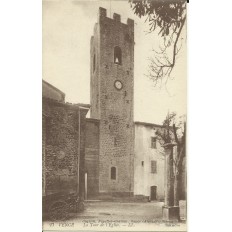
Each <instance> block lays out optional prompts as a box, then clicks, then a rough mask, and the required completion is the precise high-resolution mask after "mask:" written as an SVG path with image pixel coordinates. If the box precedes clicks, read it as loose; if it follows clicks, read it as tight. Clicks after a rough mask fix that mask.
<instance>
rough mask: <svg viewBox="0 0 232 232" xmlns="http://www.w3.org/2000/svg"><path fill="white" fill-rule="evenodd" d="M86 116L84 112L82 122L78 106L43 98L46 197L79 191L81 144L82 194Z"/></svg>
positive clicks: (44, 183)
mask: <svg viewBox="0 0 232 232" xmlns="http://www.w3.org/2000/svg"><path fill="white" fill-rule="evenodd" d="M86 113H87V110H82V109H81V110H80V118H79V106H77V105H69V104H65V103H60V102H57V101H54V100H51V99H46V98H43V192H44V194H46V195H49V194H52V193H57V192H66V193H73V192H74V193H75V192H76V191H77V188H78V178H77V176H78V155H79V141H80V157H79V162H80V170H79V173H80V183H79V188H80V191H82V192H83V190H84V188H83V187H84V186H83V184H84V155H85V123H86V122H85V117H86ZM79 121H80V137H79ZM79 138H80V140H79Z"/></svg>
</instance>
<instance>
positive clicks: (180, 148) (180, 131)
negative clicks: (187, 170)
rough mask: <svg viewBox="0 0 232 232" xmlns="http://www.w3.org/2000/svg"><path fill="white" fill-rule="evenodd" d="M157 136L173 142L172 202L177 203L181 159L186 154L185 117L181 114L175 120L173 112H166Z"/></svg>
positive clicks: (165, 141) (166, 141) (164, 140)
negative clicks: (174, 147)
mask: <svg viewBox="0 0 232 232" xmlns="http://www.w3.org/2000/svg"><path fill="white" fill-rule="evenodd" d="M156 134H157V137H158V138H159V139H160V141H163V143H164V144H169V143H175V144H176V147H177V152H176V155H175V157H173V164H174V166H173V174H174V204H175V205H176V206H178V205H179V196H180V193H181V187H182V186H181V182H180V179H181V175H182V173H183V170H182V167H183V160H184V157H185V156H186V119H185V116H182V117H181V118H180V119H179V120H178V121H177V116H176V113H175V112H172V113H170V114H169V113H168V115H167V117H166V119H165V120H164V121H163V128H162V129H160V130H157V132H156Z"/></svg>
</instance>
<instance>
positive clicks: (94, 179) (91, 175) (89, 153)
mask: <svg viewBox="0 0 232 232" xmlns="http://www.w3.org/2000/svg"><path fill="white" fill-rule="evenodd" d="M98 162H99V120H95V119H86V143H85V167H86V172H87V195H88V198H91V197H94V196H97V195H98V193H99V168H98Z"/></svg>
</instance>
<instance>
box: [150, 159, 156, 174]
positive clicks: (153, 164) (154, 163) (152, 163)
mask: <svg viewBox="0 0 232 232" xmlns="http://www.w3.org/2000/svg"><path fill="white" fill-rule="evenodd" d="M151 173H157V163H156V161H155V160H152V161H151Z"/></svg>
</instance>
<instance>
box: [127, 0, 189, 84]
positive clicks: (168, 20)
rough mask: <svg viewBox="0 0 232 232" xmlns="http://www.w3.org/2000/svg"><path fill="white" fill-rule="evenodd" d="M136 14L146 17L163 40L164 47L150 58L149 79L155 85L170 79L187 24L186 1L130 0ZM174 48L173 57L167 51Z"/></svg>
mask: <svg viewBox="0 0 232 232" xmlns="http://www.w3.org/2000/svg"><path fill="white" fill-rule="evenodd" d="M129 2H130V4H131V7H132V9H133V11H134V13H135V14H136V15H137V16H139V17H140V18H141V17H143V16H145V17H146V22H147V21H148V23H149V26H150V29H149V32H153V31H155V30H158V34H159V35H160V36H161V37H162V38H163V42H164V43H163V45H162V46H160V50H159V51H155V53H156V54H155V56H154V57H152V58H150V65H149V70H148V73H149V77H150V78H151V79H152V80H153V81H155V84H156V83H157V82H158V81H159V80H162V79H163V78H165V77H166V81H167V80H168V79H169V78H170V74H171V72H172V69H173V67H174V66H175V62H176V55H177V54H178V52H179V50H180V47H181V46H180V47H178V41H179V40H180V34H181V32H182V29H183V26H184V24H185V22H186V0H129ZM170 47H173V48H172V50H173V52H172V55H171V57H170V56H169V55H167V49H168V48H170Z"/></svg>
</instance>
